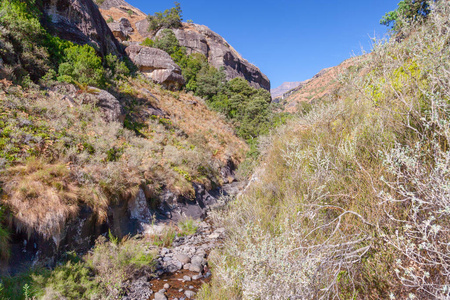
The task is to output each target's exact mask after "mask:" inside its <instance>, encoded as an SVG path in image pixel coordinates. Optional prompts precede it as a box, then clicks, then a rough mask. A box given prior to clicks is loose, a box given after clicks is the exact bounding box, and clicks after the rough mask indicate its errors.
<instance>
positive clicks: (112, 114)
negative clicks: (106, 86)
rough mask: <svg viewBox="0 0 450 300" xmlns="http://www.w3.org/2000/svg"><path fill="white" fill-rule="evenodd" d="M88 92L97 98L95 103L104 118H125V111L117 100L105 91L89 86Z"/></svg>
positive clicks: (109, 120) (118, 119)
mask: <svg viewBox="0 0 450 300" xmlns="http://www.w3.org/2000/svg"><path fill="white" fill-rule="evenodd" d="M89 89H90V90H89V93H90V94H92V95H94V96H95V98H97V103H96V104H95V105H96V106H97V107H99V108H100V109H101V110H102V112H103V116H104V119H105V120H106V121H108V122H120V123H123V121H124V120H125V112H124V110H123V108H122V105H121V104H120V102H119V100H117V99H116V97H114V96H113V95H111V94H110V93H108V92H107V91H104V90H101V89H97V88H93V87H89Z"/></svg>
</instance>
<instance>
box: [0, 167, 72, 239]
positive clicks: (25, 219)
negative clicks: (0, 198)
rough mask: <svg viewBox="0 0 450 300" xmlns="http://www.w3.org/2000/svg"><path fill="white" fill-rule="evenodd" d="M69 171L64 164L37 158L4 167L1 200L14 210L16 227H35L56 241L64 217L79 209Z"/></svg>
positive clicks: (62, 226) (62, 225)
mask: <svg viewBox="0 0 450 300" xmlns="http://www.w3.org/2000/svg"><path fill="white" fill-rule="evenodd" d="M69 173H70V171H69V170H68V168H67V166H66V165H63V164H47V163H45V162H43V161H41V160H37V159H31V160H29V161H28V162H27V163H26V165H24V166H17V167H13V168H10V169H9V170H8V172H7V173H6V174H5V175H4V176H3V177H2V179H4V180H7V181H6V184H5V187H4V189H5V192H6V193H7V194H8V195H9V197H5V201H4V203H5V204H6V205H7V206H8V207H9V208H10V209H11V210H12V211H13V212H14V215H15V226H16V228H17V230H19V231H22V230H23V231H26V232H27V233H28V235H31V234H32V233H33V232H34V231H37V232H39V233H41V234H43V236H44V237H45V238H48V239H50V238H53V239H55V242H57V243H59V237H60V234H61V232H62V231H63V229H64V226H65V224H66V222H67V220H68V219H69V218H71V217H73V216H75V215H76V214H77V212H78V210H79V206H78V192H79V188H78V187H77V186H76V185H75V184H74V182H73V181H72V180H71V178H70V176H69V175H70V174H69Z"/></svg>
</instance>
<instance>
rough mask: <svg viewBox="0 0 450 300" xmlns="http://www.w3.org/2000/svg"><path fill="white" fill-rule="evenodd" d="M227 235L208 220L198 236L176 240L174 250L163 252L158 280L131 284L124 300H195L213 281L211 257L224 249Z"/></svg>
mask: <svg viewBox="0 0 450 300" xmlns="http://www.w3.org/2000/svg"><path fill="white" fill-rule="evenodd" d="M224 231H225V230H224V228H214V226H213V225H212V224H211V223H210V222H209V221H208V220H205V221H202V222H200V224H199V226H198V229H197V232H196V233H195V234H194V235H190V236H184V237H176V238H175V240H174V242H173V245H172V247H171V248H170V249H168V248H162V249H160V250H159V256H158V258H157V266H156V268H157V270H156V276H157V277H156V278H154V277H152V276H149V275H143V276H142V277H140V278H137V279H136V280H133V281H131V282H129V283H127V285H128V286H127V290H128V292H127V295H126V296H125V297H123V298H122V299H124V300H125V299H126V300H132V299H133V300H134V299H142V300H150V299H155V300H175V299H177V300H182V299H194V298H195V294H196V293H197V291H198V290H199V289H200V287H201V286H202V284H204V283H206V282H208V281H209V280H210V277H211V272H210V271H209V268H208V261H207V259H208V254H209V253H210V251H211V250H212V249H213V248H216V247H218V246H219V245H220V243H221V239H222V238H223V235H224Z"/></svg>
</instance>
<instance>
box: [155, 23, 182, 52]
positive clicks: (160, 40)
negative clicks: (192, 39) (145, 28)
mask: <svg viewBox="0 0 450 300" xmlns="http://www.w3.org/2000/svg"><path fill="white" fill-rule="evenodd" d="M153 47H155V48H158V49H161V50H164V51H166V52H167V53H169V54H170V55H172V54H174V53H175V52H177V51H178V50H179V49H180V43H179V42H178V39H177V37H176V36H175V34H174V33H173V31H172V30H170V29H164V30H163V31H162V32H161V33H160V35H159V36H158V37H157V38H156V39H155V41H154V43H153Z"/></svg>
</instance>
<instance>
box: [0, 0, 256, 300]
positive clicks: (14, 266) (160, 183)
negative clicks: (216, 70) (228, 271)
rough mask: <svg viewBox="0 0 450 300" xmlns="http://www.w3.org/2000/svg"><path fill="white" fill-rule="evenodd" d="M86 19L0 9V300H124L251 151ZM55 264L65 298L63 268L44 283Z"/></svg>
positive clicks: (231, 186)
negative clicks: (131, 283) (129, 282)
mask: <svg viewBox="0 0 450 300" xmlns="http://www.w3.org/2000/svg"><path fill="white" fill-rule="evenodd" d="M72 5H73V6H72ZM46 16H51V21H52V24H47V23H46V22H47V21H49V20H48V18H46ZM96 16H100V13H99V11H98V9H97V6H96V5H94V3H93V2H92V1H90V0H86V1H72V2H58V3H56V2H54V1H53V2H51V3H50V2H48V3H47V2H45V1H44V2H43V6H34V5H31V4H30V3H29V2H23V1H16V0H1V1H0V27H1V28H2V31H1V32H0V45H1V46H2V51H0V200H1V201H0V271H1V275H2V276H1V280H0V298H2V299H3V298H11V299H16V298H17V299H23V298H27V297H39V298H41V297H44V298H46V299H61V298H69V299H84V298H87V297H88V296H87V295H88V294H89V295H90V296H89V297H93V296H92V295H93V294H94V293H95V295H96V297H98V298H100V299H103V298H108V297H109V298H111V297H118V295H124V294H126V293H131V292H130V290H129V287H128V286H125V281H127V280H132V279H133V278H134V276H138V275H136V274H141V275H140V276H141V277H142V276H144V275H143V274H145V276H148V279H150V278H154V277H155V276H160V275H162V274H163V273H164V272H167V268H166V267H167V266H162V265H161V266H160V268H159V269H157V268H156V267H155V266H156V256H155V255H156V254H154V252H155V251H156V252H158V249H159V248H160V247H162V246H164V247H167V246H169V245H170V244H171V243H172V242H173V240H174V238H175V236H176V235H177V234H179V235H180V236H182V235H185V234H190V235H193V234H194V233H195V232H196V228H197V225H196V224H197V222H198V223H199V222H200V221H194V219H195V220H201V219H202V218H204V217H205V216H206V213H207V212H208V211H209V210H210V209H211V207H212V206H214V205H216V204H217V201H218V196H220V195H222V194H225V195H227V194H229V193H236V186H238V185H239V184H238V183H237V182H236V178H235V175H234V172H235V169H236V167H237V166H238V165H239V164H240V163H241V162H242V161H243V160H244V158H245V155H246V153H247V152H248V146H247V144H246V143H245V142H244V141H243V140H242V139H241V138H239V137H237V135H236V133H235V131H236V130H235V128H234V127H233V126H232V125H231V124H230V123H229V122H228V121H227V120H226V119H225V117H223V116H221V115H219V114H218V113H216V112H214V111H212V110H210V109H209V107H208V106H207V104H206V102H205V100H203V99H201V98H199V97H196V96H194V95H193V94H192V93H186V92H183V91H176V92H173V91H169V90H167V89H165V88H164V87H163V86H161V85H158V84H155V83H153V82H152V81H151V80H149V79H148V78H146V77H145V76H144V75H143V74H141V73H139V72H137V71H136V72H132V71H130V69H132V70H133V69H136V67H135V66H133V65H132V64H131V63H130V62H129V61H123V60H121V58H120V54H121V53H122V52H121V51H119V49H120V47H115V46H117V45H119V44H118V43H117V41H116V40H115V39H114V36H113V35H112V33H111V31H110V30H109V28H108V27H107V26H106V22H105V21H104V20H103V19H95V17H96ZM40 20H43V21H42V22H43V23H40V22H39V21H40ZM64 24H65V25H64ZM63 25H64V26H63ZM53 30H56V31H57V32H58V35H59V36H61V37H64V38H66V37H67V39H68V40H65V39H62V38H60V37H57V36H54V35H53V34H51V33H50V32H53ZM70 32H72V33H73V34H72V35H71V34H70ZM69 40H70V41H73V42H75V43H73V42H70V41H69ZM111 42H112V43H111ZM110 46H111V47H110ZM156 50H158V49H156ZM159 51H162V50H159ZM118 52H119V53H118ZM162 52H163V51H162ZM115 54H118V56H116V55H115ZM164 54H165V55H166V56H168V57H169V59H170V56H169V55H168V54H167V53H165V52H164ZM172 63H173V62H172ZM243 87H244V88H247V89H251V88H250V86H249V85H248V83H247V82H245V81H244V85H243ZM251 91H252V92H253V90H251ZM177 224H178V226H177ZM186 224H187V225H186ZM183 228H184V229H183ZM134 235H137V236H138V237H141V238H142V237H143V236H145V241H142V240H139V238H138V239H132V238H131V236H134ZM105 237H108V238H105ZM122 239H123V240H122ZM216 239H217V238H216ZM107 240H109V242H108V241H107ZM138 240H139V241H138ZM119 241H120V242H119ZM94 245H96V247H95V248H92V247H93V246H94ZM88 251H91V252H89V253H91V254H92V253H97V254H95V255H96V257H95V259H94V261H93V262H92V265H88V264H87V263H86V264H82V263H81V261H83V262H84V259H87V258H83V257H82V254H85V253H87V252H88ZM108 251H111V252H108ZM70 257H72V258H73V259H74V261H75V260H76V261H77V263H76V264H75V263H74V264H75V265H72V263H73V261H72V260H71V258H70ZM114 257H115V258H117V259H118V260H119V262H117V263H115V262H113V258H114ZM57 262H58V263H59V264H61V265H64V266H65V267H62V269H63V270H62V271H61V272H62V273H65V272H66V273H65V274H68V273H70V274H72V275H71V276H73V277H71V278H72V279H73V280H74V281H73V282H71V284H74V285H77V287H75V288H74V290H71V289H70V288H66V284H69V283H68V280H69V279H67V278H66V279H61V277H58V276H59V275H57V274H61V273H58V272H59V271H60V270H61V268H60V269H58V267H57V268H56V270H50V269H46V268H43V269H41V267H48V268H53V267H55V266H56V265H57ZM110 265H113V266H110ZM94 266H95V267H94ZM107 266H109V267H107ZM31 267H33V269H30V268H31ZM66 267H67V269H66ZM72 267H73V268H75V269H76V270H75V269H71V268H72ZM163 267H164V268H163ZM36 268H37V269H36ZM77 268H78V269H77ZM170 268H173V267H170ZM170 268H168V269H170ZM180 268H181V267H180ZM94 270H95V271H94ZM170 270H173V269H170ZM67 272H68V273H67ZM77 272H79V273H77ZM114 272H116V273H114ZM134 272H136V273H134ZM140 272H141V273H140ZM157 272H159V273H157ZM16 273H19V274H18V275H17V276H15V277H10V276H9V275H11V274H16ZM73 274H77V275H73ZM156 274H158V275H156ZM77 276H81V278H83V280H86V281H87V282H89V284H87V285H88V286H89V288H88V287H87V286H83V283H81V281H83V280H81V279H80V277H77ZM50 278H51V279H50ZM146 278H147V277H146ZM47 280H48V281H47ZM52 280H54V281H52ZM80 280H81V281H80ZM69 282H70V280H69ZM61 284H63V285H61ZM133 299H134V298H133Z"/></svg>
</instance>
